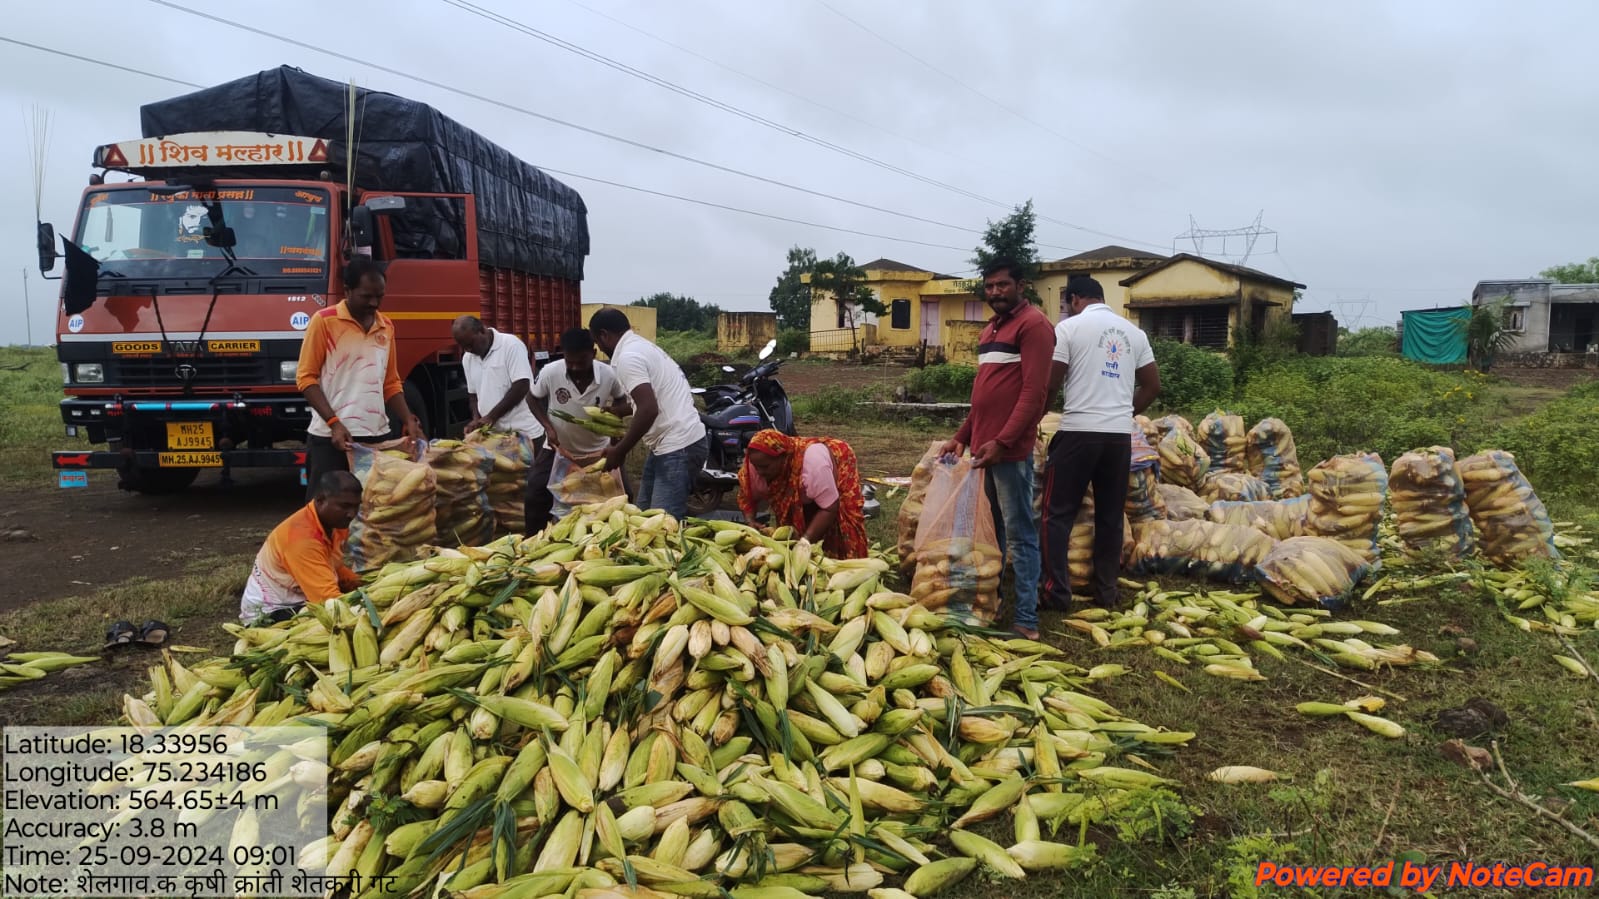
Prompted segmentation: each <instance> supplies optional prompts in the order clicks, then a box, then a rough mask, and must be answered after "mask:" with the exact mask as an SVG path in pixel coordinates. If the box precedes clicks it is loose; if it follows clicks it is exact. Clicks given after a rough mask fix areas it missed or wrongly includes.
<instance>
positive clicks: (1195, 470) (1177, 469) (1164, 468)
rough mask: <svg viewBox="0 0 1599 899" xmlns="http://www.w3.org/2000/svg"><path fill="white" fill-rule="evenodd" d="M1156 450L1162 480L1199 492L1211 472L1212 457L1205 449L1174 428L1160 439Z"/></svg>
mask: <svg viewBox="0 0 1599 899" xmlns="http://www.w3.org/2000/svg"><path fill="white" fill-rule="evenodd" d="M1168 417H1170V416H1168ZM1155 449H1156V451H1157V452H1159V453H1160V478H1161V480H1163V481H1165V482H1166V483H1168V484H1176V485H1177V486H1179V487H1187V488H1188V489H1189V490H1197V489H1199V485H1200V484H1201V483H1203V482H1204V480H1205V475H1206V474H1208V473H1209V472H1210V456H1209V455H1208V454H1207V453H1206V452H1205V448H1204V447H1202V446H1200V445H1199V442H1198V441H1196V440H1195V439H1194V437H1193V435H1192V434H1187V433H1184V432H1183V431H1182V430H1181V429H1177V428H1173V429H1172V430H1171V431H1170V432H1169V433H1167V434H1166V436H1164V437H1162V438H1160V444H1159V445H1157V446H1156V447H1155Z"/></svg>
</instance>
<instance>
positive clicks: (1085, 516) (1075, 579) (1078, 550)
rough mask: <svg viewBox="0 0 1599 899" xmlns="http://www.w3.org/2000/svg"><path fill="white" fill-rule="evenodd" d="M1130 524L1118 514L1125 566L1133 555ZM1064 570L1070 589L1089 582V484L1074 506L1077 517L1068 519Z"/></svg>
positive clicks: (1091, 551)
mask: <svg viewBox="0 0 1599 899" xmlns="http://www.w3.org/2000/svg"><path fill="white" fill-rule="evenodd" d="M1133 546H1134V542H1133V526H1132V523H1131V522H1129V521H1128V520H1127V517H1126V516H1125V515H1124V516H1122V556H1121V563H1122V566H1123V567H1126V566H1127V565H1128V564H1130V563H1131V562H1132V557H1133ZM1066 570H1067V572H1068V575H1069V577H1070V580H1071V586H1072V589H1073V590H1083V589H1086V588H1087V587H1089V586H1090V585H1091V584H1092V583H1093V578H1094V488H1093V487H1089V488H1088V492H1087V493H1086V494H1084V495H1083V504H1082V506H1080V507H1079V508H1078V509H1077V518H1076V520H1075V521H1073V522H1072V536H1071V540H1070V541H1069V542H1068V543H1067V544H1066Z"/></svg>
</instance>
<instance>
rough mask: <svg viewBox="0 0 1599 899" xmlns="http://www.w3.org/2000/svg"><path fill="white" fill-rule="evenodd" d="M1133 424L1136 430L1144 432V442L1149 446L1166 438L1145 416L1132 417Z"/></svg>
mask: <svg viewBox="0 0 1599 899" xmlns="http://www.w3.org/2000/svg"><path fill="white" fill-rule="evenodd" d="M1133 424H1134V425H1136V426H1137V427H1138V430H1140V431H1143V432H1144V440H1145V441H1146V442H1147V443H1148V444H1149V445H1150V446H1154V445H1156V444H1158V443H1160V438H1162V437H1164V436H1166V435H1165V434H1163V433H1161V430H1160V428H1157V427H1155V423H1154V422H1153V421H1151V420H1150V418H1149V416H1147V415H1134V416H1133Z"/></svg>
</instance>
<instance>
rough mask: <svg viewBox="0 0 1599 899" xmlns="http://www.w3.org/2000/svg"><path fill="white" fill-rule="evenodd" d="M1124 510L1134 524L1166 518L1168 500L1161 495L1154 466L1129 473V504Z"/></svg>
mask: <svg viewBox="0 0 1599 899" xmlns="http://www.w3.org/2000/svg"><path fill="white" fill-rule="evenodd" d="M1123 509H1124V511H1125V512H1126V513H1127V520H1128V521H1131V522H1132V523H1133V524H1142V523H1144V522H1146V521H1156V520H1158V519H1162V518H1165V517H1166V500H1165V499H1164V498H1163V497H1162V496H1161V494H1160V482H1159V481H1158V480H1156V476H1155V467H1154V466H1153V465H1151V466H1148V467H1146V468H1136V469H1134V470H1132V471H1130V472H1128V473H1127V502H1126V504H1125V505H1124V507H1123Z"/></svg>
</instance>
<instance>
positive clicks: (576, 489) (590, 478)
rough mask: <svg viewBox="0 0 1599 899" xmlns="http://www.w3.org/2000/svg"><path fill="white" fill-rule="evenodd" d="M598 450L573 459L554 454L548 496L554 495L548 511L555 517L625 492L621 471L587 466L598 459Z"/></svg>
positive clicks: (561, 516) (564, 515) (599, 455)
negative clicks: (593, 469)
mask: <svg viewBox="0 0 1599 899" xmlns="http://www.w3.org/2000/svg"><path fill="white" fill-rule="evenodd" d="M601 455H602V454H601V453H595V454H594V455H592V456H578V457H577V458H576V461H574V460H572V459H568V458H567V457H566V456H565V455H563V454H561V453H556V454H555V459H554V461H553V462H551V464H550V485H549V486H550V495H551V496H553V497H554V498H555V504H554V506H553V507H552V512H551V514H553V515H554V516H555V517H556V518H565V517H566V515H567V513H569V512H571V511H572V510H573V509H575V508H577V507H578V506H589V505H595V504H597V503H603V502H605V501H606V500H608V499H610V498H611V497H613V496H622V495H624V494H626V493H627V487H626V485H624V484H623V483H622V470H621V469H620V468H618V469H613V470H611V471H589V470H588V466H589V465H592V464H594V463H595V462H598V461H599V460H600V457H601Z"/></svg>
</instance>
